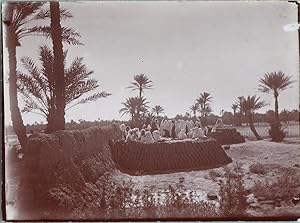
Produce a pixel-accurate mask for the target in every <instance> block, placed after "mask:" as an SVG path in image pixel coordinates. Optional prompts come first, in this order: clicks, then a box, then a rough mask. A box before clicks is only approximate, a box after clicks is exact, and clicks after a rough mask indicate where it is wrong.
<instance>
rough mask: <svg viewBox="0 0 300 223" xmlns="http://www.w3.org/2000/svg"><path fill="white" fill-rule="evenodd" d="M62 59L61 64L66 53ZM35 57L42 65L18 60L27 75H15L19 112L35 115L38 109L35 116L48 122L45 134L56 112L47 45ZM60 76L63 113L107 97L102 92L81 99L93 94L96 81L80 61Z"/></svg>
mask: <svg viewBox="0 0 300 223" xmlns="http://www.w3.org/2000/svg"><path fill="white" fill-rule="evenodd" d="M63 56H64V62H65V60H66V56H67V51H65V52H64V55H63ZM39 58H40V62H41V64H42V67H41V68H39V67H38V66H37V65H36V64H35V63H34V61H33V60H32V59H31V58H29V57H24V58H22V59H21V62H22V64H23V66H24V67H25V68H26V70H27V72H28V74H24V73H21V72H18V80H17V84H18V90H19V92H20V93H21V95H22V96H23V99H24V102H25V107H24V109H23V112H33V113H35V111H36V110H38V111H39V112H40V113H38V114H40V115H42V116H43V117H45V118H46V119H47V121H48V124H47V128H46V132H52V131H53V130H54V125H55V115H56V110H57V107H56V105H55V97H56V95H55V80H54V70H53V67H54V65H53V64H54V56H53V52H52V50H50V49H49V48H48V47H47V46H43V47H40V57H39ZM64 66H65V63H64ZM63 73H64V75H65V80H66V81H65V91H66V94H65V101H66V106H67V108H66V110H68V109H70V108H72V107H74V106H76V105H78V104H84V103H88V102H91V101H96V100H97V99H99V98H104V97H107V96H109V95H110V94H109V93H107V92H105V91H102V92H98V93H95V94H93V95H91V96H88V97H85V98H82V96H84V95H86V93H89V92H91V91H94V90H96V89H97V88H98V87H99V85H98V81H97V80H94V79H91V78H90V75H91V74H93V71H89V70H88V69H87V68H86V66H85V64H83V58H78V57H77V58H75V59H74V60H73V62H72V63H71V65H70V67H69V68H66V67H64V72H63Z"/></svg>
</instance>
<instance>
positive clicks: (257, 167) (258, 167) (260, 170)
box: [249, 163, 266, 174]
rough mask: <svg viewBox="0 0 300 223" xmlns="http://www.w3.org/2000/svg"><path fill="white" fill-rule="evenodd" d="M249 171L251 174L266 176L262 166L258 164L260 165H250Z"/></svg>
mask: <svg viewBox="0 0 300 223" xmlns="http://www.w3.org/2000/svg"><path fill="white" fill-rule="evenodd" d="M249 171H250V172H251V173H255V174H266V170H265V168H264V165H262V164H260V163H254V164H252V165H250V166H249Z"/></svg>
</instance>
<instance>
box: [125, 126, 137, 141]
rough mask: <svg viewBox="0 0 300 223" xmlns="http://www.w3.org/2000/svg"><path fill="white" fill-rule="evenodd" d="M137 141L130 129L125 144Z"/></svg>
mask: <svg viewBox="0 0 300 223" xmlns="http://www.w3.org/2000/svg"><path fill="white" fill-rule="evenodd" d="M135 141H136V139H135V137H134V133H133V130H132V129H130V130H129V131H128V133H127V136H126V140H125V142H135Z"/></svg>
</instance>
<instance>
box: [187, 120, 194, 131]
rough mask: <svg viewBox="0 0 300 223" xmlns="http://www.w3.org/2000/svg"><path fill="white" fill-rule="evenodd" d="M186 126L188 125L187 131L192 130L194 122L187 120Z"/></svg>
mask: <svg viewBox="0 0 300 223" xmlns="http://www.w3.org/2000/svg"><path fill="white" fill-rule="evenodd" d="M186 127H187V131H188V132H189V131H191V129H192V128H193V126H192V124H191V122H190V121H186Z"/></svg>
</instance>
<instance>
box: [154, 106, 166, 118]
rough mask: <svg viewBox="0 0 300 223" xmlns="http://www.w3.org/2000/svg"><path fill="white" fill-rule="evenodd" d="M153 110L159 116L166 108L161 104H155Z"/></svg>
mask: <svg viewBox="0 0 300 223" xmlns="http://www.w3.org/2000/svg"><path fill="white" fill-rule="evenodd" d="M152 111H153V112H154V113H155V114H156V116H158V115H159V114H161V113H164V111H165V110H164V108H163V107H161V106H160V105H155V106H154V107H153V108H152Z"/></svg>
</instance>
